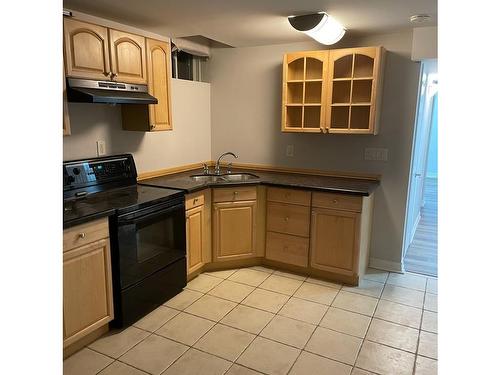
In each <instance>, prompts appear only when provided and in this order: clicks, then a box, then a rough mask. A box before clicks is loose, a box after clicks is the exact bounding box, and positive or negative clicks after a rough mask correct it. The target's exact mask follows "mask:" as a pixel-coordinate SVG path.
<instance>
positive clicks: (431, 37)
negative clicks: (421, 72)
mask: <svg viewBox="0 0 500 375" xmlns="http://www.w3.org/2000/svg"><path fill="white" fill-rule="evenodd" d="M437 44H438V29H437V26H434V27H416V28H415V29H413V41H412V48H411V58H412V60H415V61H422V60H426V59H437V57H438V54H437V52H438V45H437Z"/></svg>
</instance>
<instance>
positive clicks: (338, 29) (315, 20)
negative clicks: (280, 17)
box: [288, 12, 345, 45]
mask: <svg viewBox="0 0 500 375" xmlns="http://www.w3.org/2000/svg"><path fill="white" fill-rule="evenodd" d="M288 22H290V25H292V27H293V28H294V29H295V30H298V31H301V32H303V33H304V34H306V35H308V36H310V37H311V38H313V39H315V40H317V41H318V42H320V43H321V44H327V45H331V44H334V43H337V42H338V41H339V40H340V39H342V37H343V36H344V34H345V28H344V26H342V25H341V24H340V23H338V22H337V21H335V20H334V19H333V18H332V17H331V16H329V15H328V14H327V13H325V12H318V13H313V14H305V15H302V16H289V17H288Z"/></svg>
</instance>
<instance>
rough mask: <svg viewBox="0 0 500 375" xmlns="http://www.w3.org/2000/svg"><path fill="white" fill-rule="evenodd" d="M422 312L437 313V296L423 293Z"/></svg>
mask: <svg viewBox="0 0 500 375" xmlns="http://www.w3.org/2000/svg"><path fill="white" fill-rule="evenodd" d="M424 310H429V311H434V312H437V311H438V296H437V294H432V293H425V302H424Z"/></svg>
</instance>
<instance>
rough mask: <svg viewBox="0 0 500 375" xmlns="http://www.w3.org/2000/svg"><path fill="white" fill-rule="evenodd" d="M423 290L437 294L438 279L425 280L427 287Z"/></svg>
mask: <svg viewBox="0 0 500 375" xmlns="http://www.w3.org/2000/svg"><path fill="white" fill-rule="evenodd" d="M425 290H426V292H427V293H433V294H438V279H434V278H432V277H428V278H427V287H426V289H425Z"/></svg>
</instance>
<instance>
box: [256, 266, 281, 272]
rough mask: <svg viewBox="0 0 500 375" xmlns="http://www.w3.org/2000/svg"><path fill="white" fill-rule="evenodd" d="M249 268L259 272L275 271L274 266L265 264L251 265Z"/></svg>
mask: <svg viewBox="0 0 500 375" xmlns="http://www.w3.org/2000/svg"><path fill="white" fill-rule="evenodd" d="M249 268H250V269H252V270H255V271H261V272H267V273H274V272H275V271H276V270H275V269H274V268H271V267H266V266H252V267H249Z"/></svg>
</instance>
